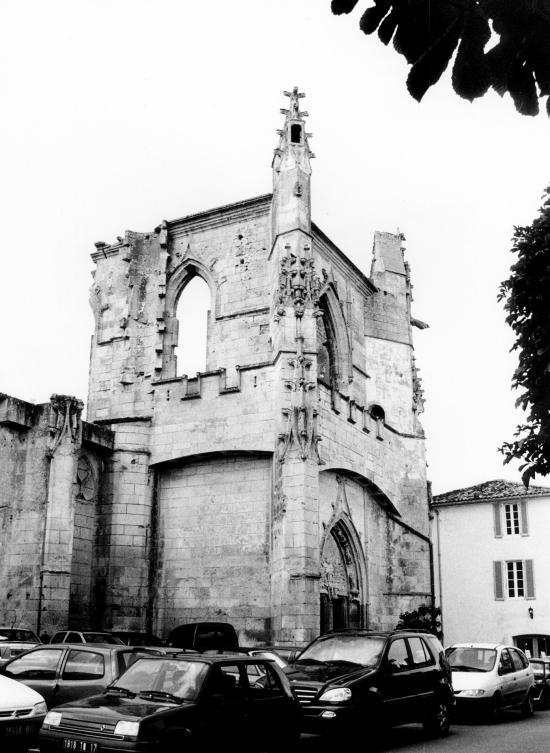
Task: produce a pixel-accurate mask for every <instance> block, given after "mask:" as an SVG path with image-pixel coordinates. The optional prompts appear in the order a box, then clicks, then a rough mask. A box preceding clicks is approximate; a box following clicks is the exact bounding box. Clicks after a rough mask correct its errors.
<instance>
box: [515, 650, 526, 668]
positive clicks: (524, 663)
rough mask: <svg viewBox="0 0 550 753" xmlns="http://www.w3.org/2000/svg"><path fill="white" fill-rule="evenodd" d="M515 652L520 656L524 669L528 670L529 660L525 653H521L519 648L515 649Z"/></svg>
mask: <svg viewBox="0 0 550 753" xmlns="http://www.w3.org/2000/svg"><path fill="white" fill-rule="evenodd" d="M514 651H515V652H516V654H517V655H518V656H519V660H520V662H521V663H522V665H523V667H524V668H526V667H528V666H529V659H528V658H527V657H526V656H525V654H524V653H523V651H520V649H519V648H515V649H514Z"/></svg>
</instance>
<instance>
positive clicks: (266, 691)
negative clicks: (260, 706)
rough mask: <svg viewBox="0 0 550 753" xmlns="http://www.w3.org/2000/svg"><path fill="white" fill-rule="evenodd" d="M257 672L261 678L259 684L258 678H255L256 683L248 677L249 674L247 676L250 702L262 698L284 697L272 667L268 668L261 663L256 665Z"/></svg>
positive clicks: (267, 665)
mask: <svg viewBox="0 0 550 753" xmlns="http://www.w3.org/2000/svg"><path fill="white" fill-rule="evenodd" d="M257 671H258V674H259V675H260V676H261V681H260V682H258V679H259V678H256V681H254V678H253V677H252V676H251V675H250V673H249V674H248V681H249V683H250V698H251V699H252V700H255V699H263V698H279V697H280V696H283V695H285V692H284V690H283V686H282V685H281V681H280V679H279V677H278V675H277V673H276V671H275V670H274V669H273V667H270V666H269V664H267V663H266V664H264V663H262V664H259V665H258V667H257Z"/></svg>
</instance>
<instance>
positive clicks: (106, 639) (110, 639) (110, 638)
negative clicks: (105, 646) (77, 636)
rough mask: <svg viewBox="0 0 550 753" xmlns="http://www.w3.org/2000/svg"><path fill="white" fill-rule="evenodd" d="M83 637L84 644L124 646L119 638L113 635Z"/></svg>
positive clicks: (101, 634) (89, 634) (93, 634)
mask: <svg viewBox="0 0 550 753" xmlns="http://www.w3.org/2000/svg"><path fill="white" fill-rule="evenodd" d="M83 635H84V640H85V641H86V643H109V644H114V645H116V646H123V645H124V643H123V642H122V641H121V640H120V638H116V637H115V636H114V635H109V633H84V634H83Z"/></svg>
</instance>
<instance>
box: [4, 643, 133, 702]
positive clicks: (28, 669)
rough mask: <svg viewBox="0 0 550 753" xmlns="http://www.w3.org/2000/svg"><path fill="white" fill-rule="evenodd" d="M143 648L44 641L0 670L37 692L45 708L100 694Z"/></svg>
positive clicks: (6, 675)
mask: <svg viewBox="0 0 550 753" xmlns="http://www.w3.org/2000/svg"><path fill="white" fill-rule="evenodd" d="M140 655H141V656H144V655H147V649H136V648H129V647H128V646H100V645H90V644H70V643H63V644H59V643H58V644H56V645H52V644H48V645H43V646H40V647H39V648H34V649H31V650H30V651H27V653H25V654H22V655H21V656H18V657H17V658H15V659H12V660H11V661H9V662H7V664H5V665H4V666H3V667H2V668H1V669H0V673H1V674H2V675H4V676H5V677H9V678H10V679H12V680H18V681H19V682H22V683H24V684H25V685H27V686H28V687H30V688H32V689H33V690H35V691H36V692H37V693H40V695H41V696H43V697H44V699H45V701H46V703H47V704H48V708H50V707H51V706H56V705H57V704H59V703H65V702H66V701H72V700H74V699H76V698H82V697H84V696H86V695H91V694H92V693H100V692H101V691H102V690H104V688H106V687H107V685H109V684H110V683H111V682H113V680H116V678H117V677H118V676H119V675H121V674H122V673H123V672H124V671H125V670H126V669H127V668H128V667H129V666H130V664H131V663H132V662H133V661H135V660H136V658H137V657H138V656H140Z"/></svg>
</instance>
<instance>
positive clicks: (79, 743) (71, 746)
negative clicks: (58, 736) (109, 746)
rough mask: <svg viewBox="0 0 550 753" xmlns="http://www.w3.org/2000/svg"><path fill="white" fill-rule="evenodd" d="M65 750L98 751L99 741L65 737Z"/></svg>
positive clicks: (90, 752) (80, 752) (82, 752)
mask: <svg viewBox="0 0 550 753" xmlns="http://www.w3.org/2000/svg"><path fill="white" fill-rule="evenodd" d="M63 750H74V751H78V753H97V751H98V750H99V745H98V744H97V743H89V742H88V741H87V740H70V739H69V738H67V737H65V738H64V739H63Z"/></svg>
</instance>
